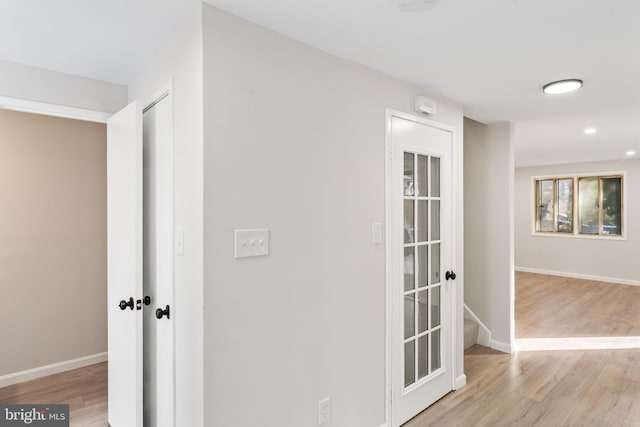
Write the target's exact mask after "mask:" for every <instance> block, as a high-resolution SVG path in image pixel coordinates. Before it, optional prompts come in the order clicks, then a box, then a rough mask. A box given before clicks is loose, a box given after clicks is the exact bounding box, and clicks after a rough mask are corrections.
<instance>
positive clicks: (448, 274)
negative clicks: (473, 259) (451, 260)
mask: <svg viewBox="0 0 640 427" xmlns="http://www.w3.org/2000/svg"><path fill="white" fill-rule="evenodd" d="M444 278H445V279H447V280H456V273H454V272H453V271H447V272H446V273H445V275H444Z"/></svg>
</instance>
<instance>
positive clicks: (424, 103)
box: [414, 96, 436, 116]
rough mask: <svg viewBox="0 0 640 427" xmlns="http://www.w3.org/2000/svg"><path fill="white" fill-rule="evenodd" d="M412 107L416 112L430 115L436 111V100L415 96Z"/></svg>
mask: <svg viewBox="0 0 640 427" xmlns="http://www.w3.org/2000/svg"><path fill="white" fill-rule="evenodd" d="M414 108H415V109H416V111H417V112H418V113H423V114H427V115H429V116H431V115H433V114H435V113H436V101H434V100H433V99H431V98H427V97H426V96H416V100H415V105H414Z"/></svg>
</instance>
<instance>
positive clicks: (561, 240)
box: [515, 159, 640, 285]
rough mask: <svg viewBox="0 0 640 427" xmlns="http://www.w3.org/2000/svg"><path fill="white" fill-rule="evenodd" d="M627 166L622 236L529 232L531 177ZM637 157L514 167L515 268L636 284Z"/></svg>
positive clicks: (639, 241)
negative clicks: (538, 233) (608, 236)
mask: <svg viewBox="0 0 640 427" xmlns="http://www.w3.org/2000/svg"><path fill="white" fill-rule="evenodd" d="M619 171H626V181H625V190H626V199H625V204H626V216H627V220H626V228H625V234H626V239H625V240H619V239H591V238H580V237H554V236H548V237H547V236H534V235H532V226H531V224H532V221H533V218H532V217H533V184H532V181H531V178H532V177H534V176H549V175H565V174H582V173H602V172H619ZM639 188H640V160H639V159H628V160H617V161H607V162H593V163H575V164H567V165H553V166H542V167H529V168H518V169H516V215H515V218H516V251H515V255H516V267H518V268H524V269H531V270H534V271H536V270H537V271H540V272H543V273H544V272H547V273H559V274H564V275H570V276H579V277H580V276H582V277H587V278H588V277H589V276H591V277H592V278H594V279H599V280H610V281H619V282H621V283H629V284H636V285H640V263H638V254H640V235H638V230H639V229H640V199H638V194H640V193H639V192H638V189H639Z"/></svg>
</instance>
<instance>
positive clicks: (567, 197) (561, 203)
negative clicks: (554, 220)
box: [556, 179, 573, 233]
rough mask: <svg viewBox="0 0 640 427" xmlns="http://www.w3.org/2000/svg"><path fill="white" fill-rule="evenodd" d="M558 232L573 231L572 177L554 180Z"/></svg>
mask: <svg viewBox="0 0 640 427" xmlns="http://www.w3.org/2000/svg"><path fill="white" fill-rule="evenodd" d="M556 183H557V187H556V209H557V211H558V230H557V231H558V233H573V179H559V180H558V181H556Z"/></svg>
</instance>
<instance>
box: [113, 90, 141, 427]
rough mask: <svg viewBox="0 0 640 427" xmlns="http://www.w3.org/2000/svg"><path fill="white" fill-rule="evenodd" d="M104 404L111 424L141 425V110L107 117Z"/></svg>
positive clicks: (132, 108) (134, 106) (131, 108)
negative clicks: (105, 403) (106, 387)
mask: <svg viewBox="0 0 640 427" xmlns="http://www.w3.org/2000/svg"><path fill="white" fill-rule="evenodd" d="M107 241H108V245H107V246H108V248H107V318H108V321H107V325H108V334H107V335H108V352H109V353H108V354H109V356H108V358H109V374H108V387H109V391H108V399H109V401H108V405H109V409H108V412H109V424H110V425H111V426H112V427H142V312H141V310H140V309H139V308H138V307H139V303H138V300H139V299H140V298H141V297H142V109H141V108H140V106H139V105H138V104H137V103H136V102H133V103H131V104H129V105H128V106H127V107H125V108H124V109H122V110H120V111H119V112H118V113H116V114H114V115H113V116H111V118H109V120H108V121H107Z"/></svg>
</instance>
